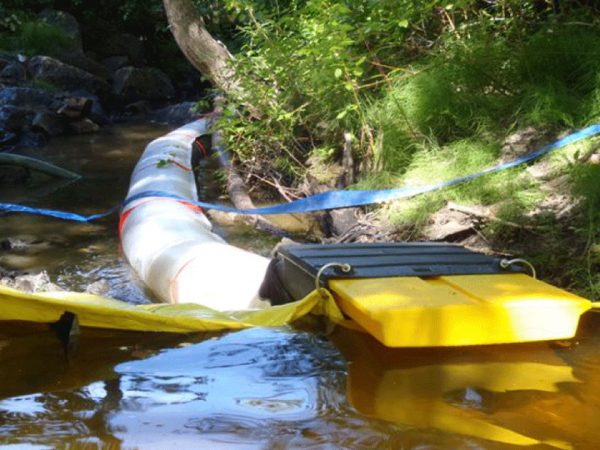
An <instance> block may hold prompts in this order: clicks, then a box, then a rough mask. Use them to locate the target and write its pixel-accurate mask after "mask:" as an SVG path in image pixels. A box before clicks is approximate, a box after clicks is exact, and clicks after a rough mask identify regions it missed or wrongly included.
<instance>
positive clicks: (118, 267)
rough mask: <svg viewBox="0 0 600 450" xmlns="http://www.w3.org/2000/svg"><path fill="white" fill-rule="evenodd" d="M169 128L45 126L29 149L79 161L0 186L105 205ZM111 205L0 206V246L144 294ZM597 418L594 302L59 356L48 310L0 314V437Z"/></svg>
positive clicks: (532, 431)
mask: <svg viewBox="0 0 600 450" xmlns="http://www.w3.org/2000/svg"><path fill="white" fill-rule="evenodd" d="M165 131H166V128H165V127H164V126H162V125H155V124H148V123H141V124H128V125H121V126H114V127H110V128H106V129H104V130H103V131H102V132H101V133H98V134H94V135H86V136H78V137H69V138H64V139H55V140H53V142H52V143H51V145H50V146H48V147H46V148H44V149H42V150H41V151H39V152H40V153H38V154H35V153H32V155H34V156H38V157H39V156H42V155H43V157H44V158H46V159H48V160H50V161H51V162H53V163H55V164H58V165H61V166H64V167H66V168H69V169H71V170H75V171H79V172H80V173H82V174H83V175H85V176H86V179H85V180H83V181H78V182H76V183H73V184H70V185H68V186H59V185H53V184H52V183H50V182H49V180H48V179H38V178H34V179H33V180H32V181H31V182H30V183H29V184H28V186H27V188H26V189H23V188H12V189H8V188H5V189H3V190H2V193H1V195H0V197H1V198H0V200H1V201H11V202H15V203H17V202H18V203H24V204H27V205H33V206H39V207H47V208H54V209H64V210H69V211H75V212H78V213H81V214H91V213H96V212H99V211H104V210H108V209H110V208H111V207H113V206H114V205H116V204H118V203H119V201H120V200H121V199H122V198H123V196H124V195H125V193H126V190H127V185H128V182H129V175H130V173H131V170H132V168H133V166H134V165H135V163H136V161H137V158H138V157H139V155H140V154H141V152H142V150H143V148H144V147H145V145H146V144H147V143H148V142H149V141H150V140H152V139H153V138H154V137H157V136H159V135H161V134H163V133H164V132H165ZM117 222H118V218H117V216H116V215H113V216H110V217H108V218H106V219H102V220H100V221H98V222H95V223H92V224H77V223H70V222H61V221H58V220H54V219H48V218H42V217H37V216H26V215H7V216H0V239H2V240H6V239H8V240H9V241H10V242H12V243H13V244H14V246H13V247H14V248H12V249H10V250H7V249H4V250H0V266H2V267H4V268H7V269H11V270H24V271H32V272H36V271H39V270H46V271H47V272H48V275H49V277H50V279H51V281H52V282H54V283H56V284H57V285H59V286H60V287H61V288H64V289H69V290H74V291H78V290H79V291H80V290H85V289H86V288H87V287H88V286H89V285H90V284H92V283H99V282H100V283H102V285H103V289H104V295H107V296H110V297H114V298H118V299H121V300H124V301H127V302H131V303H148V302H153V301H155V300H154V299H153V298H152V295H151V294H150V293H149V292H147V291H146V290H145V289H144V287H143V286H142V285H141V284H140V283H139V281H138V280H137V279H136V277H135V275H134V274H133V273H132V272H131V271H130V269H129V268H128V266H127V264H126V262H125V261H124V260H123V258H122V256H121V254H120V251H119V239H118V233H117ZM217 231H218V232H219V233H220V234H222V235H223V236H224V237H225V238H226V239H228V240H230V241H231V242H234V243H235V244H236V245H239V246H242V247H245V248H249V249H252V250H254V251H260V252H262V253H264V254H267V253H268V252H269V251H270V249H271V248H272V246H273V245H274V244H275V243H276V242H277V239H274V238H272V237H269V236H264V235H261V234H260V233H259V232H257V231H255V230H248V229H247V228H245V227H242V226H229V227H217ZM19 243H22V244H23V250H19V245H20V244H19ZM0 307H2V306H1V299H0ZM599 424H600V314H593V313H588V314H587V315H586V316H584V318H583V320H582V323H581V325H580V330H579V333H578V336H577V338H576V339H574V340H571V341H566V342H559V343H539V344H526V345H517V346H514V345H513V346H485V347H473V348H457V349H426V350H391V349H386V348H384V347H382V346H381V345H379V344H378V343H377V342H375V341H374V340H373V339H371V338H370V337H368V336H366V335H363V334H360V333H357V332H355V331H350V330H345V329H336V330H334V331H333V332H332V333H329V334H325V333H324V330H323V329H322V328H320V327H317V326H312V325H311V324H306V325H305V327H303V328H302V329H294V328H291V327H283V328H274V329H264V328H262V329H261V328H255V329H248V330H243V331H239V332H230V333H219V334H206V333H204V334H189V335H168V334H150V333H147V334H142V333H127V332H112V331H104V330H92V329H84V330H82V334H81V338H80V341H79V345H78V349H77V351H76V352H75V353H74V354H72V355H69V356H67V355H66V354H65V352H64V349H63V346H62V345H61V343H60V342H59V340H58V339H57V338H56V337H55V335H54V333H53V332H52V331H51V330H50V329H49V327H48V326H46V325H31V326H29V325H28V326H24V325H22V324H2V326H1V328H0V447H2V448H9V449H10V448H14V449H23V448H28V449H29V448H33V449H52V448H86V449H95V448H98V449H100V448H111V449H119V448H123V449H135V448H141V449H145V448H155V449H165V448H179V449H187V448H207V449H221V448H235V449H257V448H258V449H263V448H264V449H297V448H302V449H304V448H310V449H338V448H347V449H458V448H461V449H463V448H464V449H504V448H521V447H523V446H533V448H561V449H566V448H576V449H596V448H598V447H600V426H599Z"/></svg>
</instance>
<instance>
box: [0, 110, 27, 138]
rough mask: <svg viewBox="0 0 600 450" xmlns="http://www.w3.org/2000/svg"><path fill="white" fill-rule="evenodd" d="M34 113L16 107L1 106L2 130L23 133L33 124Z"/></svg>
mask: <svg viewBox="0 0 600 450" xmlns="http://www.w3.org/2000/svg"><path fill="white" fill-rule="evenodd" d="M32 118H33V112H32V111H31V110H29V109H26V108H20V107H18V106H14V105H2V106H0V130H6V131H12V132H16V131H21V130H22V129H23V128H25V127H27V126H28V125H29V124H30V123H31V119H32Z"/></svg>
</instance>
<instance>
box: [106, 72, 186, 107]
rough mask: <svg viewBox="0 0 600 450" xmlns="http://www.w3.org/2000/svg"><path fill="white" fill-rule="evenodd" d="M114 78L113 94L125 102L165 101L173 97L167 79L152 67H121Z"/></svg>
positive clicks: (173, 90)
mask: <svg viewBox="0 0 600 450" xmlns="http://www.w3.org/2000/svg"><path fill="white" fill-rule="evenodd" d="M114 78H115V80H114V93H115V94H117V95H119V96H121V97H123V98H124V99H125V101H127V102H135V101H137V100H167V99H169V98H171V97H173V96H174V95H175V89H174V88H173V84H172V83H171V80H170V79H169V77H168V76H167V75H166V74H165V73H164V72H162V71H161V70H159V69H156V68H153V67H149V68H142V69H140V68H137V67H131V66H129V67H123V68H122V69H119V70H117V71H116V72H115V75H114Z"/></svg>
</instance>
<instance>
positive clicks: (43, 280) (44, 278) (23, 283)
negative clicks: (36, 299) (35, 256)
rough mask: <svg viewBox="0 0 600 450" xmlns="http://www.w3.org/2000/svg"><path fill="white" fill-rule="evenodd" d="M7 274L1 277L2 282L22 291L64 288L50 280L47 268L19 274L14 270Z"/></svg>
mask: <svg viewBox="0 0 600 450" xmlns="http://www.w3.org/2000/svg"><path fill="white" fill-rule="evenodd" d="M7 275H8V276H3V277H2V278H1V279H0V284H3V285H4V286H8V287H11V288H13V289H18V290H20V291H24V292H29V293H34V292H51V291H62V290H63V289H62V288H60V287H59V286H57V285H56V284H54V283H52V282H51V281H50V277H49V276H48V273H47V272H46V271H45V270H44V271H42V272H40V273H36V274H18V273H15V272H13V273H8V274H7Z"/></svg>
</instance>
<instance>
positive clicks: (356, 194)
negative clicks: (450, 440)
mask: <svg viewBox="0 0 600 450" xmlns="http://www.w3.org/2000/svg"><path fill="white" fill-rule="evenodd" d="M597 134H600V124H596V125H591V126H589V127H586V128H583V129H582V130H579V131H576V132H575V133H572V134H570V135H568V136H565V137H564V138H561V139H559V140H557V141H556V142H553V143H552V144H549V145H546V146H545V147H543V148H541V149H539V150H536V151H534V152H532V153H528V154H527V155H523V156H521V157H519V158H516V159H514V160H512V161H508V162H505V163H502V164H498V165H496V166H492V167H488V168H487V169H484V170H482V171H480V172H476V173H473V174H470V175H465V176H462V177H458V178H454V179H452V180H448V181H443V182H440V183H434V184H430V185H425V186H419V187H403V188H397V189H383V190H378V191H328V192H323V193H321V194H317V195H312V196H310V197H306V198H301V199H299V200H295V201H293V202H290V203H284V204H280V205H275V206H267V207H263V208H254V209H236V208H232V207H230V206H225V205H217V204H213V203H206V202H202V201H193V200H190V199H189V198H186V197H182V196H179V195H175V194H171V193H169V192H165V191H152V190H149V191H143V192H139V193H137V194H135V195H132V196H130V197H128V198H127V199H125V201H124V202H123V205H122V206H123V207H127V205H129V204H130V203H132V202H134V201H136V200H140V199H142V198H148V197H160V198H172V199H175V200H181V201H185V202H187V203H192V204H195V205H197V206H200V207H201V208H204V209H213V210H217V211H224V212H232V213H237V214H247V215H254V214H256V215H270V214H298V213H306V212H312V211H321V210H326V209H337V208H349V207H355V206H364V205H371V204H375V203H382V202H387V201H390V200H398V199H402V198H409V197H414V196H415V195H419V194H424V193H426V192H432V191H436V190H439V189H442V188H445V187H449V186H455V185H457V184H460V183H464V182H467V181H471V180H475V179H477V178H480V177H482V176H484V175H487V174H489V173H494V172H499V171H501V170H505V169H509V168H511V167H515V166H518V165H521V164H524V163H526V162H529V161H532V160H534V159H536V158H539V157H540V156H542V155H545V154H547V153H550V152H551V151H553V150H558V149H561V148H563V147H566V146H567V145H569V144H572V143H575V142H578V141H580V140H582V139H586V138H589V137H591V136H595V135H597ZM118 209H119V207H115V208H113V209H111V210H109V211H106V212H104V213H100V214H93V215H90V216H83V215H79V214H74V213H70V212H63V211H54V210H50V209H39V208H31V207H28V206H23V205H15V204H9V203H0V211H6V212H21V213H27V214H38V215H43V216H49V217H55V218H58V219H64V220H73V221H76V222H90V221H92V220H96V219H99V218H102V217H106V216H108V215H110V214H112V213H113V212H115V211H116V210H118Z"/></svg>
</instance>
